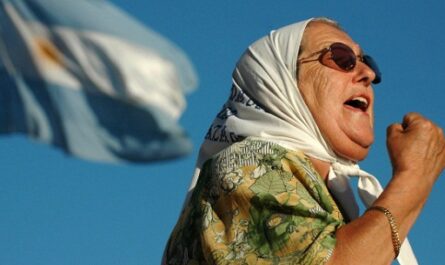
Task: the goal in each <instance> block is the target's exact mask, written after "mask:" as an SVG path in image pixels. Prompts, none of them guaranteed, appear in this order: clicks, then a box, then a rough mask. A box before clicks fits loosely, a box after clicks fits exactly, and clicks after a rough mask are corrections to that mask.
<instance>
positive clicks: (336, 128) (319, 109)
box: [298, 22, 375, 161]
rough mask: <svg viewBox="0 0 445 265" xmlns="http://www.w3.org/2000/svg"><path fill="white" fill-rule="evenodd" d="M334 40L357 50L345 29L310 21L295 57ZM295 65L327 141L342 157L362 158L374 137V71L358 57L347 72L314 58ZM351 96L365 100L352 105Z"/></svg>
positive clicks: (302, 89)
mask: <svg viewBox="0 0 445 265" xmlns="http://www.w3.org/2000/svg"><path fill="white" fill-rule="evenodd" d="M334 42H342V43H344V44H346V45H348V46H349V47H351V48H352V50H353V51H354V53H355V54H356V55H359V54H361V50H360V47H359V45H358V44H356V43H355V42H354V41H353V40H352V39H351V38H350V37H349V36H348V35H347V34H346V33H345V32H343V31H341V30H339V29H337V28H335V27H334V26H331V25H328V24H326V23H323V22H312V23H311V24H310V26H309V27H308V28H306V30H305V33H304V37H303V41H302V47H303V49H302V52H301V54H300V55H299V58H307V57H308V56H310V55H311V54H313V53H314V52H317V51H320V50H322V49H323V48H326V47H328V46H329V45H330V44H332V43H334ZM317 56H318V55H315V56H313V58H314V59H316V58H317ZM298 69H299V71H298V86H299V88H300V91H301V93H302V95H303V98H304V100H305V102H306V104H307V105H308V107H309V109H310V111H311V113H312V115H313V116H314V119H315V122H316V123H317V125H318V127H319V128H320V131H321V133H322V134H323V136H324V137H325V139H326V141H327V142H328V144H329V145H330V146H331V148H332V149H333V150H334V152H335V153H336V154H337V155H340V156H342V157H344V158H347V159H350V160H354V161H359V160H362V159H364V158H365V157H366V155H367V154H368V151H369V148H370V146H371V144H372V143H373V141H374V132H373V118H374V113H373V105H374V93H373V90H372V87H371V82H372V80H374V78H375V74H374V72H373V71H372V70H371V69H370V68H369V67H367V66H366V65H365V64H363V63H362V62H360V61H357V65H356V67H355V68H354V69H353V70H352V71H350V72H342V71H338V70H335V69H332V68H329V67H327V66H324V65H322V64H321V63H320V62H319V61H318V60H314V61H311V62H305V63H300V64H299V65H298ZM354 99H356V100H360V101H362V102H367V104H365V105H362V106H360V108H359V107H354V106H356V105H355V104H354V103H353V100H354Z"/></svg>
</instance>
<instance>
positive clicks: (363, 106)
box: [344, 97, 369, 112]
mask: <svg viewBox="0 0 445 265" xmlns="http://www.w3.org/2000/svg"><path fill="white" fill-rule="evenodd" d="M344 104H345V105H348V106H350V107H352V108H354V109H357V110H361V111H363V112H365V111H366V110H367V109H368V106H369V103H368V100H367V99H366V98H364V97H353V98H351V99H348V100H347V101H346V102H345V103H344Z"/></svg>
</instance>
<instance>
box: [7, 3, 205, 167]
mask: <svg viewBox="0 0 445 265" xmlns="http://www.w3.org/2000/svg"><path fill="white" fill-rule="evenodd" d="M0 3H1V7H0V55H1V57H0V59H1V61H0V85H1V86H0V104H1V110H0V133H12V132H22V133H25V134H28V135H30V136H32V137H34V138H36V139H39V140H41V141H43V142H47V143H50V144H53V145H56V146H59V147H61V148H63V149H64V150H65V151H66V152H68V153H69V154H73V155H76V156H79V157H82V158H86V159H92V160H101V161H108V162H119V161H138V162H144V161H151V160H159V159H167V158H173V157H178V156H182V155H185V154H187V153H189V152H190V150H191V143H190V141H189V139H188V138H187V137H186V135H185V134H184V131H183V130H182V129H181V128H180V127H179V126H178V124H177V120H178V119H179V117H180V114H181V113H182V111H183V109H184V108H185V99H184V92H187V91H191V90H192V89H193V88H194V87H195V86H196V83H197V80H196V75H195V73H194V70H193V67H192V65H191V64H190V62H189V60H188V59H187V57H186V55H185V54H184V53H183V52H182V51H181V50H180V49H178V48H177V47H176V46H175V45H174V44H172V43H170V42H169V41H167V40H166V39H164V38H163V37H162V36H160V35H159V34H157V33H155V32H153V31H151V30H149V29H147V28H144V27H142V26H141V25H140V24H139V23H137V22H136V21H135V20H133V19H132V18H130V17H128V16H127V15H125V14H124V13H122V12H121V11H119V10H118V9H117V8H116V7H114V6H112V5H110V4H109V3H108V2H106V1H101V0H96V1H88V0H76V1H69V0H65V1H63V0H57V1H56V0H0Z"/></svg>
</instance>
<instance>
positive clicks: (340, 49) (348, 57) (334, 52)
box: [331, 43, 356, 71]
mask: <svg viewBox="0 0 445 265" xmlns="http://www.w3.org/2000/svg"><path fill="white" fill-rule="evenodd" d="M355 58H356V57H355V54H354V52H353V51H352V50H351V49H350V48H349V47H348V46H346V45H344V44H343V43H334V44H332V45H331V59H332V60H333V61H334V62H335V64H337V65H338V66H339V67H340V68H341V69H342V70H344V71H350V70H352V69H353V68H354V67H355V63H356V59H355Z"/></svg>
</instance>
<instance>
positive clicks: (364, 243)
mask: <svg viewBox="0 0 445 265" xmlns="http://www.w3.org/2000/svg"><path fill="white" fill-rule="evenodd" d="M413 179H419V178H413V176H409V175H408V174H398V175H395V176H394V178H393V179H392V180H391V182H390V183H389V184H388V186H387V188H386V189H385V191H384V192H383V193H382V195H381V196H380V197H379V199H378V200H377V201H376V202H375V203H374V205H378V206H383V207H385V208H387V209H389V210H390V211H391V213H392V214H393V216H394V217H395V219H396V222H397V227H398V230H399V236H400V240H401V241H402V242H403V240H404V239H405V238H406V236H407V234H408V232H409V230H410V229H411V227H412V226H413V224H414V222H415V220H416V219H417V217H418V216H419V214H420V211H421V209H422V207H423V205H424V204H425V201H426V198H427V197H428V194H429V193H430V191H431V188H432V185H433V183H428V182H427V181H425V182H423V183H417V182H414V181H412V180H413ZM410 180H411V181H410ZM336 237H337V243H336V247H335V249H334V253H333V255H332V257H331V258H330V260H329V262H328V264H330V265H332V264H342V265H348V264H362V265H366V264H372V265H380V264H385V265H387V264H391V261H392V260H393V259H394V247H393V243H392V239H391V229H390V226H389V222H388V219H387V218H386V216H385V215H384V214H383V213H382V212H379V211H367V212H365V213H364V214H363V215H362V216H361V217H360V218H357V219H356V220H354V221H352V222H350V223H348V224H347V225H344V226H342V227H341V228H340V229H339V230H338V231H337V233H336Z"/></svg>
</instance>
